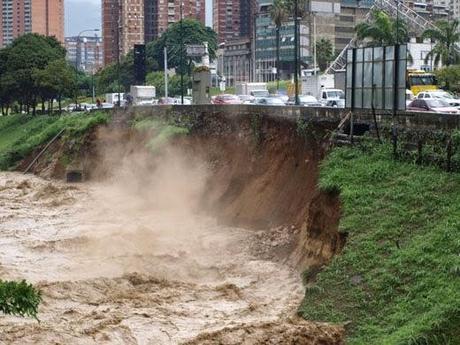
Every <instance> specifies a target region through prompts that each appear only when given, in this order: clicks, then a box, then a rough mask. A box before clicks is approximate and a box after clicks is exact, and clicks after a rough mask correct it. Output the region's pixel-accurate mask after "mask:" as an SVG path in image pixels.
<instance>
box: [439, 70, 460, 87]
mask: <svg viewBox="0 0 460 345" xmlns="http://www.w3.org/2000/svg"><path fill="white" fill-rule="evenodd" d="M436 77H437V79H438V82H439V85H440V86H441V87H445V88H447V89H449V90H450V91H452V92H455V93H460V65H451V66H447V67H443V68H440V69H438V70H437V71H436Z"/></svg>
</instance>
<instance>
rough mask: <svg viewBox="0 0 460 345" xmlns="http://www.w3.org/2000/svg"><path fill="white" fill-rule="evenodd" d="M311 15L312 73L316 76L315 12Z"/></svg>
mask: <svg viewBox="0 0 460 345" xmlns="http://www.w3.org/2000/svg"><path fill="white" fill-rule="evenodd" d="M312 15H313V68H314V72H313V73H314V74H315V76H316V64H317V55H316V16H315V13H314V12H312Z"/></svg>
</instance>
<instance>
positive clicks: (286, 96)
mask: <svg viewBox="0 0 460 345" xmlns="http://www.w3.org/2000/svg"><path fill="white" fill-rule="evenodd" d="M275 97H278V98H279V99H281V100H282V101H283V102H284V104H287V102H288V101H289V96H288V95H280V94H276V95H275Z"/></svg>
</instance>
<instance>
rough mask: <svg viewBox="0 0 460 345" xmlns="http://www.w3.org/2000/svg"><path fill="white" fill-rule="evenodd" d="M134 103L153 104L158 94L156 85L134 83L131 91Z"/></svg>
mask: <svg viewBox="0 0 460 345" xmlns="http://www.w3.org/2000/svg"><path fill="white" fill-rule="evenodd" d="M129 94H130V96H131V97H132V102H133V105H153V103H154V101H155V96H156V89H155V86H139V85H132V86H131V88H130V92H129Z"/></svg>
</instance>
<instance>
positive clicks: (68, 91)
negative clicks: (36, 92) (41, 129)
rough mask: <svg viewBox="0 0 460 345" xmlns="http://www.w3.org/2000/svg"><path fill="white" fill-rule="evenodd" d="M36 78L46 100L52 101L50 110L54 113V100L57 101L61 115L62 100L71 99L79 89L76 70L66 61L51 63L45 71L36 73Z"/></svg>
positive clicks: (60, 60)
mask: <svg viewBox="0 0 460 345" xmlns="http://www.w3.org/2000/svg"><path fill="white" fill-rule="evenodd" d="M35 78H36V80H37V83H38V85H39V89H40V90H42V92H43V93H44V97H46V98H44V99H48V100H50V104H49V106H48V110H50V111H52V108H53V102H52V100H53V99H57V101H58V106H59V113H61V112H62V106H61V104H62V99H63V97H64V96H68V97H71V96H73V95H74V94H75V90H76V89H77V87H78V85H77V80H76V79H75V69H74V67H72V66H70V65H69V63H68V62H67V61H66V60H65V59H59V60H54V61H51V62H50V63H49V64H48V65H47V66H46V67H45V68H44V69H43V70H39V71H37V72H36V75H35Z"/></svg>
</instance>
